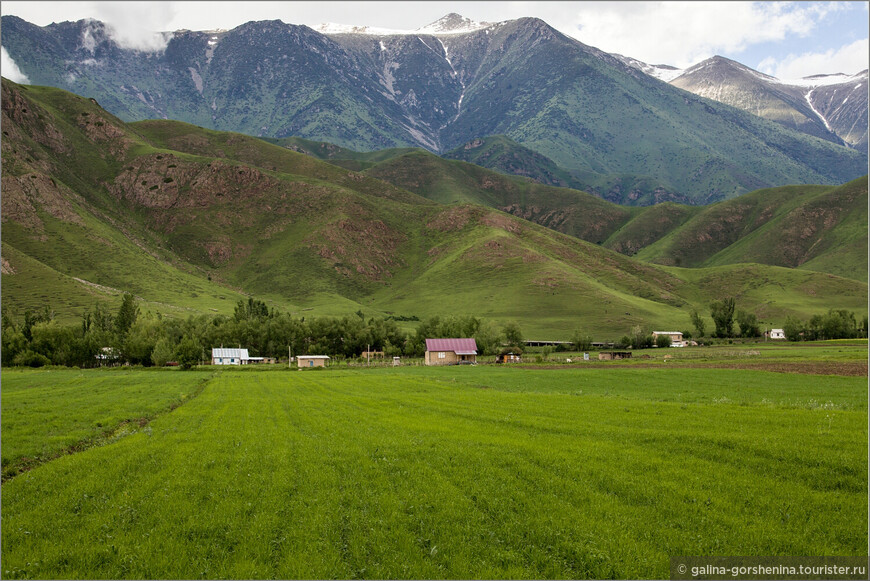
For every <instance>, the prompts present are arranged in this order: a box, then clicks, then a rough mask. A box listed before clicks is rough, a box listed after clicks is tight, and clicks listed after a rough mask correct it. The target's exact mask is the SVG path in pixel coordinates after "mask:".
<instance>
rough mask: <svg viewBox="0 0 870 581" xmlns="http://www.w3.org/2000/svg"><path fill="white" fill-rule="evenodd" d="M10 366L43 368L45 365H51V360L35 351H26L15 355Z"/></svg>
mask: <svg viewBox="0 0 870 581" xmlns="http://www.w3.org/2000/svg"><path fill="white" fill-rule="evenodd" d="M12 365H20V366H23V367H43V366H45V365H51V360H50V359H49V358H48V357H46V356H45V355H43V354H42V353H37V352H36V351H33V350H31V349H28V350H26V351H24V352H22V353H19V354H18V355H16V356H15V358H14V359H13V360H12Z"/></svg>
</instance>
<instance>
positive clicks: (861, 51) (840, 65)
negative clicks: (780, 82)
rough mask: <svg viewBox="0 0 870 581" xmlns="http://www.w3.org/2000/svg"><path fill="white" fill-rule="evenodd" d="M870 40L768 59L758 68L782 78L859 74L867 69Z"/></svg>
mask: <svg viewBox="0 0 870 581" xmlns="http://www.w3.org/2000/svg"><path fill="white" fill-rule="evenodd" d="M868 51H870V42H868V39H866V38H864V39H861V40H856V41H855V42H853V43H851V44H847V45H845V46H843V47H840V48H839V49H836V50H834V49H830V50H827V51H825V52H806V53H803V54H798V55H795V54H789V55H788V56H786V57H785V58H783V59H779V60H778V59H775V58H772V57H770V58H766V59H764V60H763V61H761V62H760V63H759V64H758V67H757V69H758V70H759V71H761V72H763V73H767V74H768V75H773V76H774V77H776V78H778V79H800V78H803V77H809V76H810V75H818V74H822V73H827V74H831V73H845V74H847V75H848V74H855V73H859V72H861V71H863V70H864V69H866V68H867V54H868Z"/></svg>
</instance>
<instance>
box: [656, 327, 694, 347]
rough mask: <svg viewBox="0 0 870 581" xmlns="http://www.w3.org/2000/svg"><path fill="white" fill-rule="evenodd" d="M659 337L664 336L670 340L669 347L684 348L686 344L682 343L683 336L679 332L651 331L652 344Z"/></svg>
mask: <svg viewBox="0 0 870 581" xmlns="http://www.w3.org/2000/svg"><path fill="white" fill-rule="evenodd" d="M660 335H666V336H668V337H670V338H671V347H685V346H686V342H685V341H683V334H682V333H681V332H680V331H653V332H652V336H653V343H655V340H656V339H658V338H659V336H660Z"/></svg>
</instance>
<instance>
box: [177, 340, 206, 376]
mask: <svg viewBox="0 0 870 581" xmlns="http://www.w3.org/2000/svg"><path fill="white" fill-rule="evenodd" d="M201 357H202V345H200V344H199V341H197V340H196V339H193V338H191V337H188V336H185V337H184V338H182V339H181V342H180V343H179V344H178V346H177V347H176V348H175V358H176V359H177V360H178V364H179V365H180V366H181V368H182V369H191V368H192V367H194V366H195V365H197V364H198V363H199V361H200V358H201Z"/></svg>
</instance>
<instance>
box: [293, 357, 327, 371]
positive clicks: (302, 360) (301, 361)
mask: <svg viewBox="0 0 870 581" xmlns="http://www.w3.org/2000/svg"><path fill="white" fill-rule="evenodd" d="M328 362H329V355H299V356H298V357H296V365H297V366H298V367H299V369H304V368H306V367H326V364H327V363H328Z"/></svg>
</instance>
